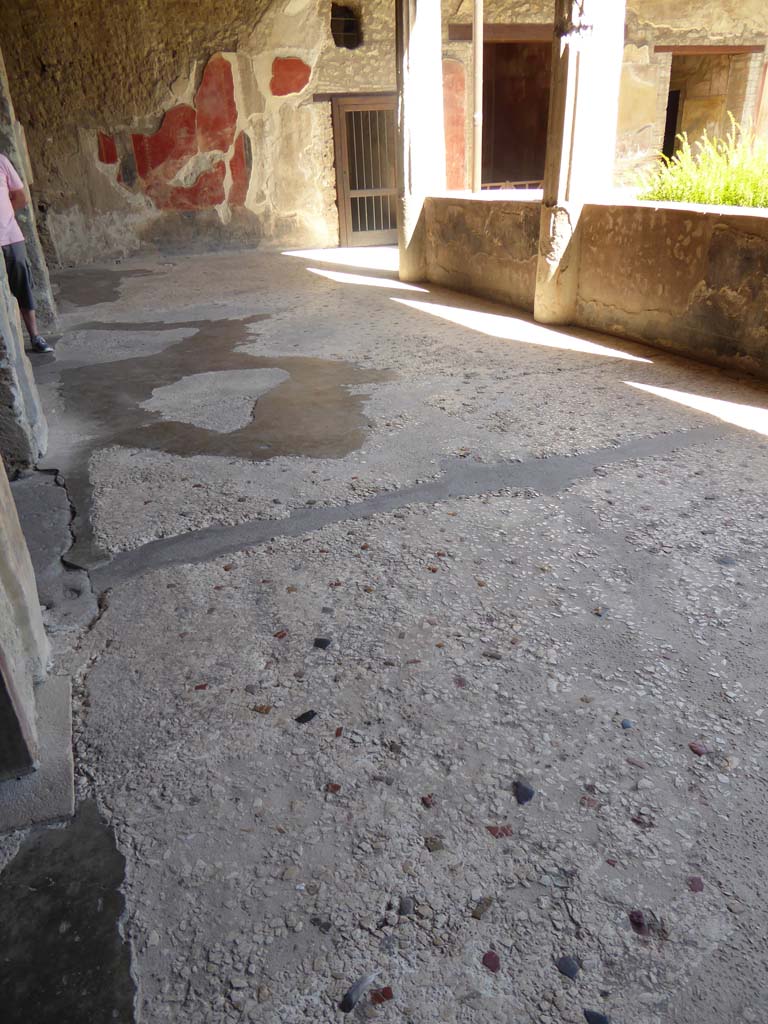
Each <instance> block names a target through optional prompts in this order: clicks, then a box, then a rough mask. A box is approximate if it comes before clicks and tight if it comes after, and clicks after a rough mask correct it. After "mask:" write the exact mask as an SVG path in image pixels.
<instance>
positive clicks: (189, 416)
mask: <svg viewBox="0 0 768 1024" xmlns="http://www.w3.org/2000/svg"><path fill="white" fill-rule="evenodd" d="M288 377H289V374H287V373H286V372H285V370H278V369H269V370H222V371H214V372H212V373H196V374H192V375H191V376H189V377H182V378H181V380H178V381H176V382H175V383H173V384H168V385H166V386H165V387H162V388H155V389H154V391H153V392H152V397H151V398H149V399H147V401H146V402H142V403H141V408H142V409H146V410H147V412H157V413H159V414H160V416H161V418H162V419H164V420H175V421H177V422H181V423H190V424H192V426H195V427H203V428H204V429H205V430H214V431H216V433H219V434H229V433H231V431H233V430H240V429H241V428H242V427H245V426H247V425H248V424H249V423H250V421H251V418H252V416H253V407H254V404H255V402H256V400H257V399H258V398H259V397H260V396H261V395H263V394H266V392H267V391H271V390H272V389H273V388H276V387H277V386H278V385H279V384H282V383H283V381H286V380H288Z"/></svg>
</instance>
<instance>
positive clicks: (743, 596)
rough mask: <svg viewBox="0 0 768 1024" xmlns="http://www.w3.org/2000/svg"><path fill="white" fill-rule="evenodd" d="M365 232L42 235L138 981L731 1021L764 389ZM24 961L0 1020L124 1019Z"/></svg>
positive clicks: (761, 676)
mask: <svg viewBox="0 0 768 1024" xmlns="http://www.w3.org/2000/svg"><path fill="white" fill-rule="evenodd" d="M392 260H393V253H392V252H391V251H390V250H356V251H347V252H344V251H341V250H336V251H325V252H318V253H294V254H278V253H261V252H237V253H231V252H229V253H222V254H217V255H214V256H205V257H202V256H178V257H172V258H170V259H169V258H167V257H162V258H161V257H154V256H153V257H148V256H147V257H144V256H142V257H137V258H135V259H132V260H130V261H126V262H124V263H122V264H120V265H113V266H104V267H100V268H90V269H87V270H83V271H68V272H67V273H66V274H64V275H62V279H61V296H60V297H61V301H62V309H63V312H64V328H65V329H64V332H63V335H62V337H61V340H60V341H59V342H58V344H57V348H56V356H55V359H47V358H46V357H42V358H41V359H40V360H39V361H38V362H37V375H38V380H39V383H40V385H41V389H42V392H43V397H44V401H45V404H46V411H47V414H48V417H49V423H50V433H51V447H50V452H49V454H48V456H47V458H46V460H45V462H44V467H47V468H49V469H50V468H55V469H58V470H59V471H60V472H61V474H62V475H63V478H64V481H65V482H66V484H67V488H68V493H69V497H70V500H71V502H72V505H73V508H74V514H75V518H74V520H73V533H74V544H73V548H72V549H71V550H70V552H68V554H67V555H66V556H65V557H66V559H67V561H68V562H69V563H70V564H73V565H76V566H79V567H82V568H86V569H88V570H89V573H90V580H91V584H92V586H93V588H94V589H95V591H96V592H97V596H98V597H99V599H100V606H99V614H98V616H97V617H96V618H95V620H94V621H93V622H92V624H91V625H90V627H89V628H87V629H85V630H84V631H82V630H80V629H77V630H73V629H68V630H59V631H58V632H56V633H55V634H54V637H55V642H56V644H57V659H58V664H57V671H59V672H61V671H67V672H69V673H70V674H71V675H72V676H73V677H74V679H75V693H76V697H75V753H76V769H75V770H76V784H77V791H78V797H79V801H80V803H81V806H84V807H85V808H86V809H87V816H88V821H91V819H92V817H93V810H92V809H93V807H94V804H93V803H91V802H90V801H95V806H96V807H97V808H98V811H99V813H100V817H101V821H102V822H103V824H104V825H105V826H106V828H107V829H108V830H109V833H110V834H111V836H112V842H113V843H114V844H115V845H116V847H117V851H118V853H119V855H120V856H122V857H124V858H125V879H124V883H123V887H122V888H123V894H124V901H125V910H124V913H123V914H122V917H121V919H120V921H119V929H120V933H121V935H122V936H123V937H124V940H125V942H126V943H127V944H128V946H129V951H130V956H131V965H132V966H131V972H132V978H133V981H134V984H135V991H136V1019H137V1020H139V1021H142V1022H151V1024H160V1022H164V1021H172V1022H184V1024H203V1022H205V1024H223V1022H225V1021H226V1022H232V1024H235V1022H241V1021H258V1022H260V1024H262V1022H263V1024H295V1022H299V1021H312V1022H321V1021H323V1022H325V1021H328V1022H330V1021H336V1020H340V1019H343V1014H342V1013H341V1011H340V1010H339V1008H338V1004H339V1002H340V1000H341V998H342V996H343V994H344V993H345V991H346V990H347V989H349V988H350V986H351V985H352V984H353V983H354V982H355V981H356V980H357V979H358V978H360V977H361V976H363V975H368V974H370V973H372V972H379V973H378V975H377V977H376V978H375V980H374V981H373V983H372V985H371V986H370V988H369V989H368V990H366V991H365V992H364V993H363V995H362V997H361V999H360V1001H359V1003H358V1005H357V1007H356V1009H355V1010H354V1012H353V1013H352V1015H351V1018H352V1019H378V1020H381V1021H403V1022H406V1021H413V1022H414V1024H415V1022H418V1024H447V1022H470V1021H472V1022H482V1024H496V1022H498V1024H502V1022H503V1024H510V1022H512V1021H514V1022H521V1024H522V1022H527V1021H530V1022H534V1021H535V1022H566V1024H577V1022H580V1021H583V1020H584V1015H583V1010H584V1009H591V1010H594V1011H599V1012H601V1013H603V1014H606V1015H607V1016H608V1017H609V1018H610V1020H611V1021H613V1022H615V1024H630V1022H631V1024H646V1022H647V1024H673V1022H674V1024H694V1022H696V1024H715V1022H717V1024H723V1022H730V1021H733V1022H737V1021H742V1020H743V1021H761V1020H762V1019H763V1016H764V1012H763V1008H764V1007H765V1006H766V1005H768V967H767V966H766V960H765V955H764V950H765V948H766V940H768V924H767V923H766V922H767V919H766V915H765V914H764V913H763V909H762V892H761V890H762V881H763V873H764V850H765V848H766V846H767V845H768V814H767V813H766V812H767V810H768V807H767V803H768V801H767V798H766V787H765V770H764V766H765V763H766V754H767V753H768V736H767V735H766V724H765V719H766V717H768V716H766V713H765V708H766V697H765V678H766V662H767V660H768V603H767V596H768V571H767V570H768V513H766V508H767V507H768V506H767V505H766V497H767V493H766V492H768V388H766V386H765V385H763V384H761V383H760V382H757V381H754V380H748V379H740V378H737V377H736V376H733V375H728V374H726V373H724V372H723V371H719V370H714V369H710V368H708V367H705V366H703V365H699V364H695V363H692V362H686V361H684V360H680V359H674V358H672V357H670V356H668V355H666V354H663V353H661V352H656V351H654V350H651V349H648V348H644V347H642V346H639V345H632V344H628V343H623V342H620V341H619V340H617V339H614V338H609V337H605V336H597V335H592V334H589V333H587V332H583V331H576V332H571V331H568V330H562V331H556V330H553V329H551V328H543V327H539V326H537V325H535V324H533V323H532V322H531V321H530V320H529V319H528V318H527V317H524V316H521V315H518V314H516V313H515V312H514V311H512V310H509V309H505V308H503V307H499V306H494V305H491V304H487V303H483V302H478V301H476V300H470V299H467V298H466V297H463V296H461V295H457V294H455V293H450V292H445V291H441V290H440V289H435V288H431V287H430V288H420V287H415V286H407V285H403V284H401V283H400V282H399V281H397V280H396V279H395V277H394V275H393V272H392ZM60 614H61V611H60V610H59V609H57V605H56V603H55V602H54V603H53V604H52V606H51V607H50V609H49V610H48V611H47V615H48V617H49V623H50V624H51V626H54V627H55V625H56V622H57V616H59V615H60ZM310 713H313V714H310ZM523 781H527V782H529V783H530V784H531V785H532V787H533V788H534V790H535V795H534V796H533V798H532V799H531V800H530V801H529V802H527V803H519V802H518V799H517V797H519V796H521V795H522V793H523V787H522V785H516V784H518V783H521V784H522V782H523ZM78 820H79V821H81V820H82V819H78ZM69 827H70V828H71V827H73V826H69ZM78 827H80V828H81V829H82V827H83V826H82V824H80V825H79V826H78ZM89 827H91V826H89ZM41 834H44V832H41V831H40V830H38V831H37V832H36V833H35V835H33V836H31V837H25V836H24V835H21V834H15V835H13V836H11V837H8V838H6V839H4V840H3V841H2V845H1V846H0V852H2V854H3V857H4V859H5V861H6V863H7V867H6V870H7V871H9V872H10V871H13V870H15V869H14V863H15V862H14V857H15V856H16V855H17V851H18V850H19V848H20V844H24V843H26V844H29V843H30V842H32V841H37V840H39V837H40V835H41ZM99 842H101V839H99ZM26 849H27V847H22V849H21V852H19V853H18V857H26V859H25V861H24V865H25V867H24V877H25V878H27V877H28V871H29V868H28V865H29V862H30V858H29V856H28V854H25V850H26ZM68 856H69V854H68ZM105 856H106V857H107V859H108V862H109V865H110V871H114V865H115V863H119V857H118V859H117V861H116V860H115V857H114V856H112V854H105ZM2 878H3V875H2V874H0V883H1V881H2ZM81 889H82V887H81ZM81 889H80V890H78V892H77V893H76V895H74V896H73V897H72V898H73V899H75V898H76V899H78V900H80V899H83V898H85V897H83V894H82V891H81ZM2 891H3V890H2V885H1V884H0V903H2ZM62 891H63V892H65V893H66V886H62ZM66 899H67V897H66V895H65V896H64V897H62V901H61V906H60V915H61V919H62V922H65V921H66V920H67V919H68V918H67V914H68V910H67V906H66ZM113 902H114V904H115V906H116V907H117V906H118V905H119V901H117V900H115V901H113ZM78 906H79V905H78ZM102 911H103V905H102V907H101V908H100V909H99V913H100V914H101V913H102ZM94 912H95V911H94ZM117 912H118V911H117V910H116V911H115V913H117ZM51 913H52V912H51V910H50V906H49V905H48V907H47V909H46V914H47V915H49V917H48V918H47V920H48V924H47V925H45V927H51V926H52V925H51V923H50V922H51V921H53V918H51V917H50V915H51ZM55 913H56V912H53V917H55ZM3 916H4V908H3V906H2V905H0V919H1V918H2V917H3ZM86 916H87V915H86ZM70 917H72V918H76V919H77V921H79V922H81V921H82V920H83V914H82V913H78V914H77V915H75V914H70ZM53 924H54V925H55V921H53ZM79 926H80V927H86V926H85V925H82V924H80V925H79ZM40 927H41V928H42V927H44V924H43V922H41V923H40ZM100 927H103V921H101V922H100ZM117 927H118V922H117V921H115V928H117ZM0 929H2V925H0ZM60 936H61V943H63V944H65V945H64V946H62V949H65V948H66V949H67V950H69V949H70V947H68V946H66V943H69V942H72V941H75V940H74V939H73V937H72V931H71V930H70V929H68V928H67V927H64V928H63V930H61V929H60ZM489 954H491V955H489ZM492 954H495V956H494V955H492ZM94 955H95V954H94ZM105 955H108V956H109V957H111V960H110V963H112V962H113V961H114V962H118V961H119V957H116V955H115V952H114V950H108V951H107V953H105ZM564 956H567V957H572V958H575V959H576V961H578V966H579V970H578V974H577V975H576V977H575V978H574V979H570V978H568V977H566V976H565V975H564V974H562V973H561V972H560V971H559V970H558V967H557V966H556V964H557V961H558V960H559V959H560V958H561V957H564ZM65 961H66V962H67V963H69V962H70V961H69V959H68V958H67V957H64V954H62V961H61V962H65ZM497 964H498V969H497ZM36 969H38V970H43V972H44V973H45V971H46V970H47V971H48V972H49V973H50V977H48V981H49V982H51V984H48V985H41V986H40V989H39V991H44V992H45V993H48V995H46V1000H47V1002H46V1005H45V1006H43V1007H42V1009H41V1008H40V1006H39V1003H38V1005H36V1007H35V1008H34V1012H33V1010H32V1008H31V1007H30V1006H29V1005H27V1004H26V1002H25V1000H28V998H29V997H28V995H26V994H25V993H27V992H28V991H29V988H28V986H24V985H22V984H21V983H20V981H19V973H18V972H19V970H20V968H19V967H18V965H16V974H15V975H14V976H13V977H10V979H9V981H8V984H9V985H10V986H11V987H10V990H9V991H10V995H9V996H8V997H7V999H4V1008H5V1006H6V1005H9V1006H11V1010H10V1012H11V1017H10V1018H8V1019H9V1020H11V1021H16V1020H18V1021H21V1020H24V1021H29V1020H35V1022H36V1024H47V1022H54V1021H56V1022H57V1024H61V1022H62V1021H67V1020H70V1019H72V1020H88V1021H89V1022H91V1021H93V1022H95V1021H96V1020H97V1019H98V1020H101V1019H104V1020H105V1021H106V1020H124V1019H128V1017H127V1015H126V1011H125V1009H124V993H125V986H124V984H123V981H124V979H122V980H121V981H120V983H119V984H116V990H117V989H119V992H120V1000H122V1001H117V998H116V1001H115V1002H114V1003H110V993H109V991H107V992H106V995H105V1006H104V1007H103V1008H101V1009H100V1010H99V1011H98V1012H101V1010H102V1009H103V1013H104V1016H103V1018H102V1017H99V1016H98V1014H97V1011H96V1009H95V1008H93V1007H90V1015H89V1007H88V1006H82V1005H81V1006H80V1007H79V1010H80V1012H81V1016H80V1017H77V1016H72V1014H75V1013H76V1012H77V1006H76V1004H73V1005H70V1003H67V1002H66V1000H67V999H71V998H74V999H75V1000H76V999H77V994H76V993H75V995H74V996H73V995H72V992H71V991H70V990H69V989H66V990H65V989H63V988H62V987H61V986H58V987H57V986H56V984H55V980H56V972H57V970H59V969H60V968H59V967H58V966H57V957H56V955H55V951H54V953H52V954H51V955H50V957H49V958H48V961H47V967H46V966H45V965H43V966H42V967H40V966H38V967H37V968H36ZM14 978H15V979H16V980H15V981H14ZM39 991H38V992H37V994H36V998H38V1000H39V998H40V996H39ZM62 993H64V994H62ZM390 993H391V998H390ZM113 1011H114V1014H113ZM4 1013H5V1009H4ZM68 1013H69V1014H70V1015H71V1016H67V1014H68ZM115 1014H116V1015H115ZM121 1015H122V1016H121ZM4 1019H5V1018H4Z"/></svg>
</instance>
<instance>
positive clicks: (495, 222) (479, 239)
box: [425, 193, 541, 312]
mask: <svg viewBox="0 0 768 1024" xmlns="http://www.w3.org/2000/svg"><path fill="white" fill-rule="evenodd" d="M495 195H496V196H499V198H496V197H494V198H483V199H482V200H477V199H463V198H459V197H458V196H456V197H446V198H442V199H436V198H432V199H428V200H427V202H426V209H425V213H426V226H427V279H428V280H429V281H432V282H434V283H435V284H439V285H443V286H444V287H446V288H454V289H456V290H457V291H461V292H469V293H470V294H473V295H483V296H485V297H486V298H489V299H497V300H499V301H501V302H508V303H510V304H511V305H513V306H517V307H518V308H520V309H527V310H528V311H529V312H532V311H533V297H534V292H535V290H536V260H537V256H538V250H539V219H540V212H541V203H540V202H538V201H536V202H531V201H526V200H525V199H522V198H520V199H511V198H500V195H501V194H500V193H497V194H495Z"/></svg>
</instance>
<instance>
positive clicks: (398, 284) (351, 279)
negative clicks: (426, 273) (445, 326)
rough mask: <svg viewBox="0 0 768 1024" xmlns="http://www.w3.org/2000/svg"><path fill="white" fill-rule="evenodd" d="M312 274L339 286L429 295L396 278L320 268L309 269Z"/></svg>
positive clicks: (424, 289) (413, 285) (421, 289)
mask: <svg viewBox="0 0 768 1024" xmlns="http://www.w3.org/2000/svg"><path fill="white" fill-rule="evenodd" d="M307 270H309V272H310V274H318V275H319V276H320V277H325V278H327V279H328V280H329V281H336V282H338V283H339V284H363V285H367V286H368V287H369V288H388V289H389V290H390V291H399V292H423V293H425V294H428V289H427V288H419V286H418V285H415V284H406V283H405V281H399V280H398V279H397V278H396V277H367V276H366V275H365V274H345V273H343V272H342V271H340V270H321V269H320V268H319V267H307Z"/></svg>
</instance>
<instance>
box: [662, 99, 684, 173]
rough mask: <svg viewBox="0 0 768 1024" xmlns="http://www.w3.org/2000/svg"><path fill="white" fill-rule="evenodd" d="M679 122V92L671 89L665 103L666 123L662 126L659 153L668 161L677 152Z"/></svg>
mask: <svg viewBox="0 0 768 1024" xmlns="http://www.w3.org/2000/svg"><path fill="white" fill-rule="evenodd" d="M679 120H680V90H679V89H672V90H671V91H670V93H669V100H668V101H667V121H666V124H665V125H664V145H663V146H662V147H661V151H662V153H663V154H664V156H666V157H667V158H668V159H670V160H671V159H672V157H673V156H674V155H675V152H676V150H677V125H678V123H679Z"/></svg>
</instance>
